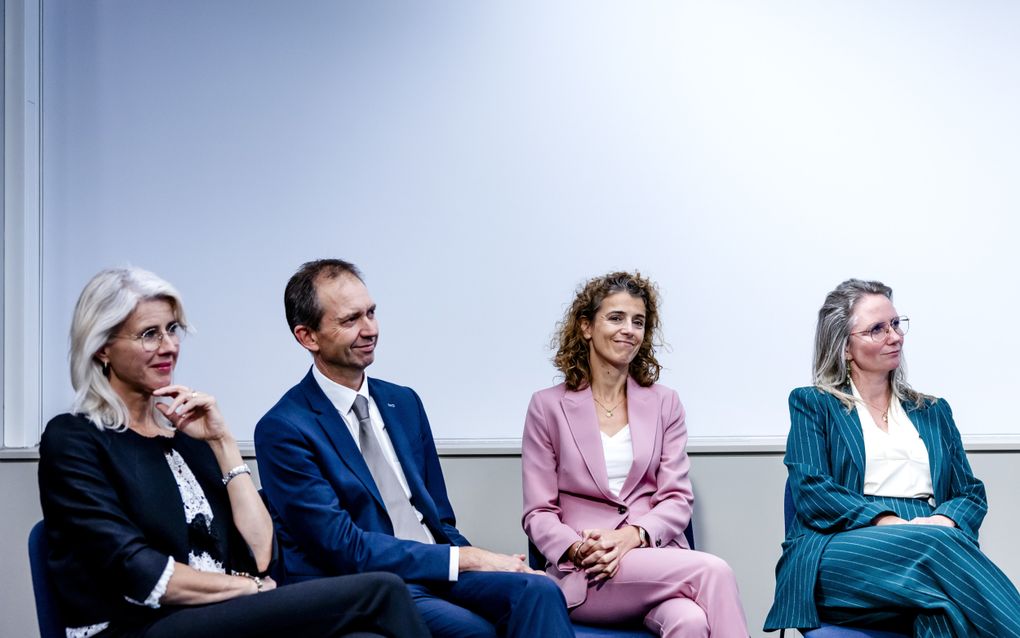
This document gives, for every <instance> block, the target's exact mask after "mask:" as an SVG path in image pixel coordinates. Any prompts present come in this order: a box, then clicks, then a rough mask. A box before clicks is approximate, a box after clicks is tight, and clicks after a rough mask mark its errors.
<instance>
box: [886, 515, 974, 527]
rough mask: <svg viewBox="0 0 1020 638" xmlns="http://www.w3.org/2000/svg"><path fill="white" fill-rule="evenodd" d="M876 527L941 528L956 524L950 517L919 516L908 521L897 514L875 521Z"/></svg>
mask: <svg viewBox="0 0 1020 638" xmlns="http://www.w3.org/2000/svg"><path fill="white" fill-rule="evenodd" d="M875 525H938V526H939V527H956V522H955V521H954V520H953V519H951V518H949V517H948V516H943V515H942V514H935V515H934V516H917V517H915V518H912V519H910V520H909V521H908V520H905V519H902V518H900V517H899V516H896V515H895V514H884V515H882V516H879V517H878V518H876V519H875Z"/></svg>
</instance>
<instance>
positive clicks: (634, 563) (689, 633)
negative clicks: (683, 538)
mask: <svg viewBox="0 0 1020 638" xmlns="http://www.w3.org/2000/svg"><path fill="white" fill-rule="evenodd" d="M570 617H571V619H573V620H576V621H579V622H583V623H590V624H609V623H619V622H624V621H627V620H631V619H635V620H636V619H638V618H644V624H645V626H646V627H648V629H650V630H651V631H654V632H657V633H658V634H659V635H660V636H663V637H664V638H708V637H709V636H711V637H712V638H747V635H748V634H747V622H746V621H745V620H744V608H743V606H741V604H740V593H739V592H738V591H737V581H736V579H735V578H734V576H733V570H731V569H730V566H729V565H727V564H726V561H724V560H723V559H721V558H719V557H718V556H713V555H712V554H706V553H705V552H697V551H692V550H689V549H680V548H674V547H668V548H644V549H632V550H631V551H629V552H627V554H626V555H625V556H624V557H623V560H621V561H620V569H619V571H617V572H616V576H613V577H612V578H610V579H609V580H606V581H603V582H601V583H598V584H595V585H589V586H588V596H587V598H586V599H585V601H584V602H583V603H581V604H580V605H579V606H577V607H574V608H573V609H572V610H571V611H570Z"/></svg>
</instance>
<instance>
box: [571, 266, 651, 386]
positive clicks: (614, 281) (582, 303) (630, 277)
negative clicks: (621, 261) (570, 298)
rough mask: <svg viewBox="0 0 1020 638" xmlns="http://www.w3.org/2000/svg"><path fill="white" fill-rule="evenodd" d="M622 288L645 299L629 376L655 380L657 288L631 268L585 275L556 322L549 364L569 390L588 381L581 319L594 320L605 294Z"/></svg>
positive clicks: (642, 381)
mask: <svg viewBox="0 0 1020 638" xmlns="http://www.w3.org/2000/svg"><path fill="white" fill-rule="evenodd" d="M618 292H625V293H627V294H629V295H631V296H634V297H638V298H640V299H641V300H643V301H644V302H645V336H644V339H643V340H642V341H641V347H640V348H639V349H638V353H637V356H635V357H634V360H633V361H631V362H630V376H632V377H634V380H635V381H637V382H638V384H639V385H641V386H643V387H648V386H650V385H652V384H653V383H655V382H656V381H658V380H659V372H660V371H661V370H662V366H661V365H659V362H658V361H657V360H656V359H655V348H656V347H657V346H658V345H660V344H661V343H662V338H661V333H660V327H659V291H658V288H657V287H656V285H655V284H654V283H652V282H651V281H650V280H648V279H645V278H644V277H642V276H641V273H639V272H634V273H629V272H613V273H609V274H607V275H602V276H601V277H595V278H593V279H589V280H588V281H587V282H585V283H584V284H583V285H581V286H580V287H579V288H578V289H577V295H576V296H575V297H574V302H573V303H572V304H570V308H569V309H568V310H567V312H566V314H564V315H563V321H561V322H559V323H558V324H557V332H556V336H555V337H553V344H552V345H553V347H554V348H556V356H554V357H553V365H555V366H556V369H558V370H559V371H560V372H562V373H563V377H564V382H565V383H566V386H567V388H568V389H569V390H581V389H583V388H586V387H588V385H589V384H590V383H591V363H590V362H589V361H588V342H587V341H586V340H585V338H584V334H583V332H582V331H581V320H582V319H587V320H588V321H589V322H594V321H595V313H596V312H598V309H599V307H600V306H601V305H602V302H603V301H604V300H605V298H606V297H608V296H609V295H612V294H615V293H618Z"/></svg>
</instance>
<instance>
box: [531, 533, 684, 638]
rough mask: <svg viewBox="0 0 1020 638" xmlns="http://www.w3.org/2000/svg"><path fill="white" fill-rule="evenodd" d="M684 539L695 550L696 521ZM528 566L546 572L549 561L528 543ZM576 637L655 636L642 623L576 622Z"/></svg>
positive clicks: (637, 637)
mask: <svg viewBox="0 0 1020 638" xmlns="http://www.w3.org/2000/svg"><path fill="white" fill-rule="evenodd" d="M684 537H685V538H686V539H687V544H688V545H689V546H690V548H691V549H694V519H691V521H690V523H688V524H687V529H685V530H684ZM528 565H529V566H530V567H531V568H532V569H537V570H539V571H545V568H546V565H547V561H546V559H545V556H542V552H540V551H538V547H535V544H534V543H532V542H531V541H528ZM572 624H573V625H574V635H575V636H576V637H577V638H648V636H654V635H655V634H654V633H652V632H650V631H648V630H647V629H645V628H644V626H643V625H641V624H640V623H628V624H620V625H586V624H584V623H579V622H574V623H572Z"/></svg>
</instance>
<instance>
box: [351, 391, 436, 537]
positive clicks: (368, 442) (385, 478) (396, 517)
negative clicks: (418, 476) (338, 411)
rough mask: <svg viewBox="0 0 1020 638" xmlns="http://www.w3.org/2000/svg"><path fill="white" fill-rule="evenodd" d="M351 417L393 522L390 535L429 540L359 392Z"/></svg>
mask: <svg viewBox="0 0 1020 638" xmlns="http://www.w3.org/2000/svg"><path fill="white" fill-rule="evenodd" d="M354 416H356V417H357V418H358V430H359V431H358V442H359V443H360V444H361V456H363V457H364V458H365V464H366V465H368V471H369V472H371V473H372V478H373V479H375V486H376V487H377V488H379V494H380V495H381V496H382V499H383V503H385V505H386V513H387V514H389V516H390V523H392V525H393V535H394V536H396V537H397V538H402V539H404V540H409V541H419V542H422V543H431V542H432V541H431V540H429V537H428V535H427V534H425V528H424V527H422V524H421V521H419V520H418V515H417V514H416V513H415V511H414V508H413V507H411V501H409V500H408V499H407V494H406V493H405V492H404V488H403V487H402V486H401V485H400V481H399V480H397V475H396V473H395V472H394V470H393V466H392V465H390V463H389V461H387V460H386V455H385V454H383V449H382V445H380V443H379V439H378V437H376V435H375V428H373V427H372V418H371V417H370V416H369V415H368V399H366V398H365V397H364V395H361V394H359V395H358V396H357V398H355V399H354Z"/></svg>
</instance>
